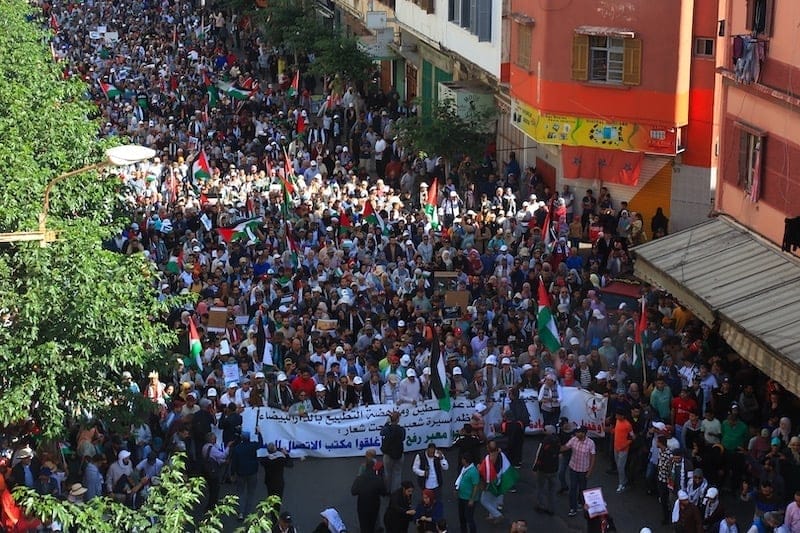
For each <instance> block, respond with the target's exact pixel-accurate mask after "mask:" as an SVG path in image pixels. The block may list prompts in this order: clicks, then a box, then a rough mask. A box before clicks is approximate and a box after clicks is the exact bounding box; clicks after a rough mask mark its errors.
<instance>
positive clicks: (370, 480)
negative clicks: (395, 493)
mask: <svg viewBox="0 0 800 533" xmlns="http://www.w3.org/2000/svg"><path fill="white" fill-rule="evenodd" d="M350 494H352V495H353V496H355V497H356V511H357V512H358V528H359V531H361V533H374V531H375V525H376V524H377V522H378V512H379V511H380V509H381V496H385V495H386V494H388V493H387V492H386V486H385V485H384V483H383V479H382V478H381V477H380V475H379V474H378V473H377V472H376V471H375V460H374V459H367V461H366V462H365V463H364V469H363V471H362V472H361V473H360V474H359V475H358V477H356V479H355V480H354V481H353V486H352V487H351V488H350Z"/></svg>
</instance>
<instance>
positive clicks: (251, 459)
mask: <svg viewBox="0 0 800 533" xmlns="http://www.w3.org/2000/svg"><path fill="white" fill-rule="evenodd" d="M256 433H258V426H256ZM260 440H261V436H260V435H259V441H260ZM259 448H260V443H258V442H251V441H250V434H249V433H248V432H246V431H243V432H242V435H241V437H240V439H239V442H238V443H237V444H236V445H235V446H234V447H233V450H232V452H231V475H233V476H236V477H237V479H236V487H237V488H238V489H239V516H238V518H239V520H244V517H245V516H247V515H249V514H250V513H251V512H252V510H253V507H254V504H255V501H256V485H257V483H258V480H257V477H258V457H257V455H256V454H257V453H258V449H259Z"/></svg>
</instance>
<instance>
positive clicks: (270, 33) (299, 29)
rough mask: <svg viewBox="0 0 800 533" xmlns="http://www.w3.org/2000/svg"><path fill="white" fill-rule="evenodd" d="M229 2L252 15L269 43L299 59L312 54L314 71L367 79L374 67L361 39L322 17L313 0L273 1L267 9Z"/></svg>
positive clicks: (243, 1)
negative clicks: (347, 33) (348, 34)
mask: <svg viewBox="0 0 800 533" xmlns="http://www.w3.org/2000/svg"><path fill="white" fill-rule="evenodd" d="M228 5H230V6H232V7H234V9H236V10H237V11H240V12H245V13H247V14H248V15H250V16H252V18H253V22H254V24H255V25H256V27H258V29H259V32H261V34H262V35H263V36H264V40H265V41H266V42H267V43H270V44H271V45H273V46H276V47H279V48H281V47H282V48H284V49H285V50H286V51H287V52H289V53H290V54H292V55H294V57H295V59H297V58H299V56H301V55H304V54H312V55H313V57H314V61H313V62H312V63H311V66H310V70H311V72H312V73H313V74H316V75H319V76H332V75H334V74H339V76H340V77H342V78H343V79H346V80H350V81H363V80H366V79H368V78H369V75H370V73H371V72H372V70H373V69H374V65H373V61H372V58H371V57H370V55H369V54H368V53H366V52H365V51H364V50H362V49H361V48H360V47H359V46H358V39H357V38H355V37H351V36H347V35H344V34H342V32H341V31H340V29H338V28H334V27H333V26H332V25H331V24H329V23H327V22H325V21H324V20H323V19H321V18H320V16H319V14H318V13H317V11H316V8H315V7H314V2H313V1H311V0H271V1H270V2H269V3H268V5H267V7H265V8H263V9H255V7H254V4H253V2H252V1H248V0H230V1H229V2H228Z"/></svg>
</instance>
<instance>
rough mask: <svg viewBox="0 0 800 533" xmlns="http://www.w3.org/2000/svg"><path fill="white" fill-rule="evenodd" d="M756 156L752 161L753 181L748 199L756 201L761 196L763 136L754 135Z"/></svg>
mask: <svg viewBox="0 0 800 533" xmlns="http://www.w3.org/2000/svg"><path fill="white" fill-rule="evenodd" d="M755 150H756V156H755V161H753V182H752V183H751V184H750V201H752V202H757V201H758V199H759V198H760V197H761V170H762V169H761V161H762V156H761V153H762V152H763V151H764V137H756V147H755Z"/></svg>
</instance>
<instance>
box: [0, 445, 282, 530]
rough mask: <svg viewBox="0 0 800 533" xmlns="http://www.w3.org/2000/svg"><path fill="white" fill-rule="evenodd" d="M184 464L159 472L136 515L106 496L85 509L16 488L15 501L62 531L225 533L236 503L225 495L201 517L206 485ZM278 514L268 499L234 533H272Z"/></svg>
mask: <svg viewBox="0 0 800 533" xmlns="http://www.w3.org/2000/svg"><path fill="white" fill-rule="evenodd" d="M184 461H185V457H184V455H183V454H178V455H174V456H173V457H172V458H171V464H169V465H167V466H165V467H164V469H163V470H162V471H161V475H160V476H159V484H158V485H152V486H151V487H150V491H149V494H148V497H147V499H146V500H145V503H144V505H142V507H141V508H140V509H138V510H135V511H134V510H133V509H131V508H129V507H126V506H125V505H124V504H122V503H120V502H117V501H116V500H113V499H111V498H107V497H106V498H93V499H92V500H91V501H89V502H87V503H86V504H85V505H77V504H74V503H71V502H67V501H63V500H60V499H57V498H54V497H52V496H41V495H39V494H37V493H36V492H35V491H33V490H31V489H28V488H25V487H21V488H18V489H16V490H15V491H14V496H15V498H16V500H17V501H18V502H19V504H20V506H21V507H22V508H23V509H24V510H25V512H26V513H28V515H29V516H32V517H36V518H39V519H40V520H42V521H43V522H45V523H49V522H50V521H56V522H58V523H60V524H61V526H62V528H63V530H64V531H68V530H69V529H70V528H71V527H76V528H77V529H78V530H79V531H92V532H96V533H128V532H130V533H133V532H137V533H147V532H152V533H157V532H163V531H176V532H177V531H197V532H198V533H217V532H219V531H225V530H226V527H225V526H226V519H230V518H231V517H233V516H234V515H235V513H236V506H237V503H238V498H237V497H236V496H230V495H229V496H225V497H224V498H222V499H221V500H220V502H219V503H218V504H217V505H216V506H215V507H214V508H213V509H211V510H210V511H209V512H207V513H206V514H205V515H203V516H201V517H198V516H197V513H196V511H197V509H198V507H200V506H201V505H202V503H203V495H204V491H205V480H203V478H199V477H188V476H186V474H185V462H184ZM279 510H280V498H278V497H277V496H270V497H269V498H267V499H266V500H264V501H262V502H261V503H259V505H258V508H257V509H256V511H255V512H254V513H252V514H251V515H249V516H248V517H246V518H245V521H244V523H243V525H242V526H240V527H239V528H237V529H235V530H234V531H235V532H236V533H245V532H248V533H268V532H269V531H271V530H272V525H273V518H274V517H275V516H276V513H277V512H278V511H279ZM227 521H230V520H227Z"/></svg>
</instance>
